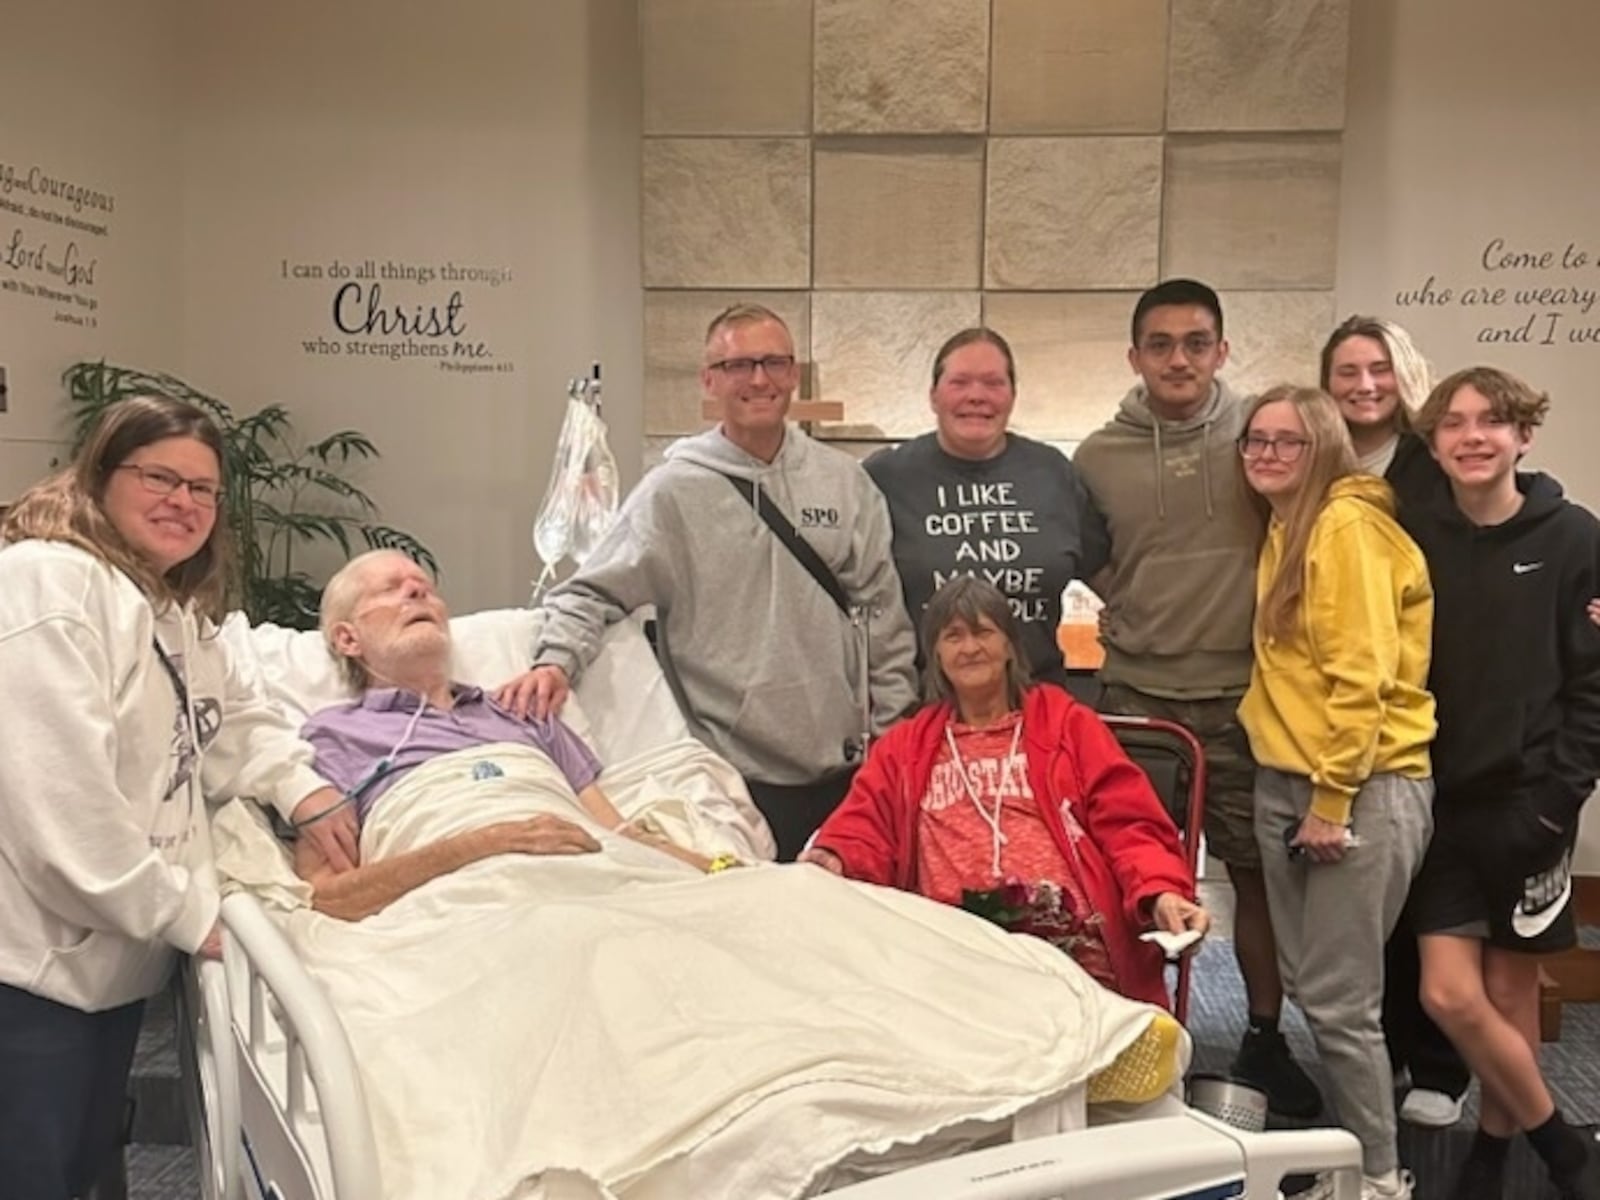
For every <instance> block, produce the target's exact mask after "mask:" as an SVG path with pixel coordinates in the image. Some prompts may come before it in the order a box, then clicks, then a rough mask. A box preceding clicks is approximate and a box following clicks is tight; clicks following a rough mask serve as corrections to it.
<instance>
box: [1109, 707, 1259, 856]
mask: <svg viewBox="0 0 1600 1200" xmlns="http://www.w3.org/2000/svg"><path fill="white" fill-rule="evenodd" d="M1100 708H1101V710H1102V711H1104V712H1108V713H1120V714H1122V715H1124V716H1131V717H1158V718H1161V719H1162V720H1167V721H1176V722H1178V723H1179V724H1180V725H1185V726H1187V727H1188V729H1189V731H1190V732H1191V733H1193V734H1194V735H1195V737H1197V738H1199V739H1200V745H1201V746H1202V747H1203V748H1204V750H1205V752H1206V808H1205V822H1204V824H1205V834H1206V850H1207V852H1208V853H1209V854H1211V855H1212V856H1213V857H1216V858H1219V859H1221V860H1222V861H1223V862H1224V863H1226V864H1228V865H1229V866H1230V867H1242V868H1244V869H1245V870H1247V871H1259V870H1260V869H1261V850H1260V848H1259V847H1258V846H1257V845H1256V829H1255V826H1256V821H1255V813H1256V808H1255V794H1256V760H1255V759H1254V758H1252V757H1251V756H1250V739H1249V738H1248V737H1246V736H1245V732H1244V727H1243V726H1242V725H1240V724H1239V699H1238V697H1226V696H1225V697H1221V698H1219V699H1215V700H1167V699H1164V698H1163V697H1161V696H1152V695H1150V694H1149V693H1148V692H1140V691H1136V690H1134V689H1133V688H1130V687H1124V686H1123V685H1122V684H1116V683H1112V684H1107V685H1106V689H1105V694H1104V696H1103V697H1102V698H1101V701H1100Z"/></svg>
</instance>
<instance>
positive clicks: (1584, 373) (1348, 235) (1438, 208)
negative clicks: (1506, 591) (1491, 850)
mask: <svg viewBox="0 0 1600 1200" xmlns="http://www.w3.org/2000/svg"><path fill="white" fill-rule="evenodd" d="M1513 14H1514V15H1513ZM1441 30H1448V36H1441ZM1596 44H1600V7H1596V6H1595V5H1593V4H1590V3H1588V2H1587V0H1549V2H1547V3H1540V4H1524V5H1519V6H1516V7H1515V8H1514V9H1513V8H1512V7H1511V6H1509V5H1507V4H1506V3H1504V2H1503V0H1406V2H1405V3H1404V4H1395V3H1392V2H1390V0H1356V2H1355V6H1354V10H1353V13H1352V20H1351V67H1350V115H1349V123H1348V126H1347V129H1346V134H1345V180H1344V192H1343V199H1342V204H1341V214H1342V219H1341V228H1340V254H1339V284H1338V298H1339V308H1340V312H1341V313H1344V312H1350V311H1357V310H1360V311H1368V312H1376V313H1379V314H1382V315H1386V316H1391V317H1394V318H1395V319H1397V320H1399V321H1400V322H1401V323H1403V324H1404V325H1405V326H1406V327H1407V328H1408V329H1409V330H1410V331H1411V332H1412V334H1413V335H1415V337H1416V339H1417V341H1418V343H1419V345H1420V346H1421V347H1422V349H1423V350H1424V352H1425V353H1426V354H1427V355H1428V356H1429V358H1430V359H1431V360H1432V361H1433V362H1434V364H1435V365H1436V367H1437V368H1438V369H1440V370H1443V371H1448V370H1454V369H1455V368H1457V367H1461V366H1466V365H1469V364H1471V363H1474V362H1488V363H1492V364H1494V365H1497V366H1502V367H1505V368H1508V369H1510V370H1513V371H1516V372H1518V373H1520V374H1522V375H1524V376H1525V377H1526V378H1528V379H1529V380H1530V381H1532V382H1533V383H1535V384H1536V385H1538V386H1539V387H1540V388H1543V389H1546V390H1548V391H1549V392H1550V394H1551V397H1552V401H1553V405H1554V407H1553V410H1552V412H1551V416H1550V419H1549V422H1548V424H1547V425H1546V427H1545V428H1544V430H1542V431H1541V433H1540V435H1539V436H1538V438H1537V439H1536V442H1535V445H1534V449H1533V452H1532V454H1531V455H1530V457H1529V463H1530V465H1532V466H1534V467H1538V468H1541V469H1543V470H1546V471H1549V472H1551V473H1553V474H1554V475H1556V476H1557V477H1558V478H1559V479H1560V480H1561V482H1562V484H1563V485H1564V486H1565V487H1566V490H1567V492H1568V494H1569V495H1571V496H1572V497H1573V498H1574V499H1576V500H1578V501H1580V502H1582V503H1584V504H1585V505H1587V506H1589V507H1590V508H1596V507H1597V506H1600V467H1597V465H1596V453H1595V452H1596V448H1597V447H1600V407H1597V406H1596V404H1595V396H1596V390H1595V383H1594V380H1595V375H1596V372H1597V370H1600V304H1596V302H1595V299H1594V293H1595V291H1596V289H1600V266H1597V263H1600V222H1596V220H1595V196H1596V195H1597V194H1600V155H1597V154H1596V147H1597V142H1596V136H1595V123H1594V115H1595V112H1596V111H1597V109H1596V104H1597V99H1600V89H1597V86H1596V83H1595V74H1594V69H1593V68H1594V64H1593V47H1594V46H1595V45H1596ZM1497 240H1498V241H1501V242H1503V244H1504V247H1505V249H1506V250H1508V251H1511V250H1515V251H1523V252H1528V253H1531V254H1534V255H1539V254H1543V253H1546V252H1548V253H1549V254H1550V255H1551V256H1552V262H1551V265H1549V266H1547V267H1532V268H1512V269H1499V270H1489V269H1487V268H1486V267H1485V265H1484V262H1483V259H1484V255H1485V251H1486V249H1488V248H1489V247H1490V246H1491V243H1494V242H1495V241H1497ZM1569 243H1570V244H1571V245H1572V246H1573V248H1574V252H1576V253H1583V254H1586V255H1587V259H1588V261H1587V263H1586V264H1585V265H1583V266H1582V267H1575V268H1563V267H1562V266H1561V265H1560V262H1561V256H1562V254H1563V252H1564V251H1566V249H1567V247H1568V245H1569ZM1430 276H1431V277H1432V278H1433V281H1434V284H1433V289H1434V292H1435V293H1436V294H1437V293H1439V292H1442V291H1443V290H1444V289H1446V288H1448V289H1450V291H1451V293H1452V295H1451V299H1450V301H1449V302H1447V303H1444V304H1438V305H1434V304H1426V305H1416V304H1412V305H1402V304H1400V303H1399V302H1398V297H1399V295H1400V294H1401V293H1404V292H1413V291H1415V290H1417V289H1418V288H1419V287H1420V286H1421V285H1422V284H1423V283H1424V282H1425V281H1426V280H1428V279H1429V277H1430ZM1485 288H1486V289H1490V291H1491V296H1490V299H1491V300H1492V299H1493V297H1492V291H1493V289H1496V288H1503V289H1504V290H1505V296H1503V297H1502V298H1501V299H1500V302H1499V303H1492V302H1491V303H1467V302H1466V301H1467V300H1468V297H1467V295H1466V293H1467V290H1468V289H1485ZM1542 288H1550V289H1576V290H1577V291H1578V292H1579V293H1580V297H1579V298H1577V299H1573V298H1571V297H1564V298H1563V297H1558V296H1556V295H1554V294H1553V293H1552V294H1551V295H1548V296H1546V297H1543V298H1539V299H1537V300H1536V301H1533V302H1529V301H1526V300H1522V301H1519V299H1518V298H1517V292H1518V291H1521V290H1524V289H1542ZM1584 290H1587V291H1588V293H1589V296H1588V297H1587V298H1586V299H1585V298H1583V297H1582V296H1581V293H1582V292H1583V291H1584ZM1586 304H1587V305H1589V306H1592V307H1590V311H1589V312H1587V313H1584V312H1582V311H1581V310H1582V308H1583V307H1584V306H1585V305H1586ZM1549 314H1555V317H1554V322H1555V332H1554V335H1553V336H1550V326H1551V316H1550V315H1549ZM1530 320H1531V321H1532V322H1533V324H1532V326H1531V328H1530V330H1529V341H1528V342H1526V343H1515V342H1484V341H1481V340H1480V338H1483V337H1489V336H1495V334H1492V333H1485V331H1486V330H1492V331H1499V330H1510V331H1520V330H1522V329H1523V328H1524V327H1527V326H1528V322H1529V321H1530ZM1583 330H1588V331H1591V333H1590V338H1591V340H1589V341H1587V342H1583V343H1574V342H1572V341H1570V340H1568V334H1569V332H1572V331H1583ZM1547 337H1548V338H1549V340H1548V341H1547V340H1546V339H1547ZM1592 807H1593V806H1591V808H1592ZM1581 863H1582V865H1583V867H1584V868H1585V869H1586V870H1588V871H1590V872H1600V814H1597V813H1595V812H1591V813H1590V814H1589V817H1588V820H1587V821H1586V823H1585V840H1584V844H1583V847H1582V850H1581Z"/></svg>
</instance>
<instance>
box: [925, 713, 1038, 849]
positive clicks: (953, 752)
mask: <svg viewBox="0 0 1600 1200" xmlns="http://www.w3.org/2000/svg"><path fill="white" fill-rule="evenodd" d="M954 724H955V721H954V720H953V719H952V720H951V721H948V722H946V724H945V727H944V740H945V744H946V745H947V746H949V747H950V758H951V760H952V761H953V762H954V763H955V764H956V774H958V775H959V776H961V786H962V787H963V788H965V789H966V793H967V799H968V800H971V801H972V807H973V808H975V809H977V810H978V816H980V817H982V818H983V823H984V824H985V825H987V826H988V827H989V846H990V850H991V859H990V870H991V871H993V873H994V877H995V878H996V879H999V878H1000V847H1002V846H1004V845H1005V844H1006V835H1005V834H1004V833H1003V832H1002V831H1001V829H1000V818H1001V812H1002V810H1003V809H1004V806H1005V790H1006V784H1007V783H1009V782H1010V781H1011V773H1012V772H1013V771H1014V770H1016V766H1017V747H1018V746H1019V745H1021V743H1022V721H1021V719H1020V718H1019V719H1018V720H1017V727H1016V728H1015V729H1013V730H1012V731H1011V749H1009V750H1007V751H1006V761H1005V766H1004V768H1002V770H1001V772H1000V782H999V785H998V786H997V787H996V788H995V791H994V811H993V812H991V811H989V810H988V809H987V808H985V807H984V806H983V801H982V800H980V799H978V789H977V788H975V787H973V786H972V779H971V777H970V776H969V775H968V774H967V764H966V763H964V762H962V761H961V751H960V750H958V749H956V735H955V734H954V733H953V732H952V731H951V726H953V725H954ZM1017 790H1018V792H1019V793H1020V792H1021V790H1022V789H1021V788H1020V787H1019V788H1018V789H1017Z"/></svg>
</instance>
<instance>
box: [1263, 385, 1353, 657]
mask: <svg viewBox="0 0 1600 1200" xmlns="http://www.w3.org/2000/svg"><path fill="white" fill-rule="evenodd" d="M1269 404H1290V405H1292V406H1293V407H1294V410H1295V412H1296V413H1298V414H1299V416H1300V421H1301V423H1302V424H1303V425H1304V426H1305V430H1306V437H1307V438H1309V439H1310V445H1308V446H1307V447H1306V448H1305V450H1304V451H1303V453H1304V454H1305V455H1306V456H1307V461H1306V468H1305V475H1304V477H1303V478H1302V480H1301V483H1300V488H1299V490H1298V491H1297V492H1296V493H1295V495H1294V497H1293V499H1292V501H1291V502H1290V505H1289V511H1288V515H1287V516H1286V517H1284V518H1283V525H1284V533H1283V555H1282V557H1281V558H1279V560H1278V569H1277V572H1276V573H1275V574H1274V575H1273V577H1272V580H1271V582H1269V583H1268V584H1267V590H1266V593H1265V594H1264V595H1263V596H1262V597H1261V603H1260V604H1259V605H1257V607H1256V628H1257V629H1258V630H1259V631H1260V632H1261V633H1262V634H1263V635H1264V636H1266V637H1269V638H1283V637H1287V636H1288V635H1289V634H1290V633H1292V632H1293V631H1294V629H1295V627H1296V625H1297V624H1298V617H1299V612H1300V602H1301V600H1302V599H1303V592H1304V591H1305V575H1306V548H1307V547H1308V546H1309V545H1310V544H1311V530H1312V527H1313V526H1314V525H1315V524H1316V523H1317V518H1318V517H1319V516H1320V515H1321V514H1322V509H1323V507H1324V506H1325V505H1326V504H1327V502H1328V490H1329V489H1330V488H1331V487H1333V484H1334V481H1335V480H1338V479H1342V478H1344V477H1345V476H1346V475H1354V474H1355V473H1356V472H1357V471H1358V470H1359V469H1360V468H1359V467H1358V466H1357V463H1356V455H1355V450H1354V449H1353V448H1352V447H1351V445H1350V431H1349V429H1348V428H1347V427H1346V426H1345V423H1344V418H1343V417H1341V416H1340V415H1339V406H1338V405H1337V404H1335V403H1334V400H1333V397H1332V396H1330V395H1328V393H1327V392H1325V391H1323V390H1322V389H1321V388H1308V387H1295V386H1293V385H1291V384H1281V385H1280V386H1278V387H1275V388H1271V389H1270V390H1268V391H1265V392H1263V393H1262V394H1261V395H1260V396H1257V397H1256V400H1255V403H1254V404H1252V405H1251V406H1250V411H1249V412H1248V413H1246V414H1245V420H1244V433H1245V434H1248V433H1249V431H1250V424H1251V422H1253V421H1254V420H1255V417H1256V414H1257V413H1258V412H1260V411H1261V410H1262V409H1263V408H1265V407H1266V406H1267V405H1269ZM1241 436H1243V435H1241ZM1240 469H1241V471H1242V470H1243V459H1242V457H1241V460H1240ZM1252 491H1253V489H1252ZM1254 495H1255V498H1256V503H1257V504H1258V505H1259V506H1260V507H1261V508H1262V510H1263V511H1264V512H1265V511H1270V506H1269V505H1268V503H1267V501H1266V498H1265V497H1264V496H1262V495H1261V494H1260V493H1259V492H1254Z"/></svg>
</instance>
